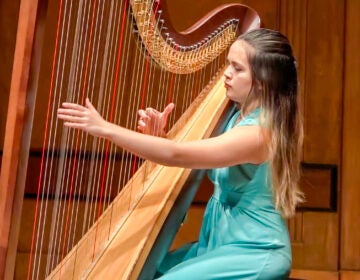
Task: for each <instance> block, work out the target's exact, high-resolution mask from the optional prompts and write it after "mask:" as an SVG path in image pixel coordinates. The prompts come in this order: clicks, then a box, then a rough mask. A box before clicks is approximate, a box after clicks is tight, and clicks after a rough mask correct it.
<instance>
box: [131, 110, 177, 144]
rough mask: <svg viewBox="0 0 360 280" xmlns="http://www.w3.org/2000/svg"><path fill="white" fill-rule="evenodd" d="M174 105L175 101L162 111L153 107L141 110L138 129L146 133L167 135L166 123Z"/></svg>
mask: <svg viewBox="0 0 360 280" xmlns="http://www.w3.org/2000/svg"><path fill="white" fill-rule="evenodd" d="M174 107H175V105H174V103H169V104H168V105H167V106H166V107H165V109H164V111H162V112H159V111H157V110H155V109H153V108H146V109H145V110H142V109H141V110H139V111H138V115H139V118H140V119H139V121H138V130H139V131H140V132H142V133H144V134H149V135H153V136H160V137H166V131H165V128H166V124H167V121H168V117H169V115H170V113H171V112H172V110H173V109H174Z"/></svg>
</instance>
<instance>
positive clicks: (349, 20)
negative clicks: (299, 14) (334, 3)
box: [340, 0, 360, 279]
mask: <svg viewBox="0 0 360 280" xmlns="http://www.w3.org/2000/svg"><path fill="white" fill-rule="evenodd" d="M346 3H347V7H346V37H345V42H346V48H345V75H344V77H345V79H344V83H345V86H344V113H343V118H344V121H343V123H344V125H343V157H342V181H341V195H342V200H341V204H342V205H341V217H342V219H341V251H340V255H341V261H340V266H341V269H346V270H360V219H359V217H360V172H359V167H360V109H359V108H360V53H359V50H360V15H359V14H360V1H351V0H349V1H346ZM346 279H352V278H350V277H348V278H346ZM356 279H360V276H359V274H358V277H357V278H356Z"/></svg>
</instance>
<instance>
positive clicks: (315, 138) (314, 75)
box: [302, 0, 344, 164]
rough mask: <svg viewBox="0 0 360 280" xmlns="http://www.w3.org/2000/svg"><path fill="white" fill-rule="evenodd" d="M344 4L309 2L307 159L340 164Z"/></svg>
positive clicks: (306, 82)
mask: <svg viewBox="0 0 360 280" xmlns="http://www.w3.org/2000/svg"><path fill="white" fill-rule="evenodd" d="M343 37H344V1H328V0H317V1H308V8H307V30H306V57H305V60H304V61H302V62H303V63H305V65H306V77H305V84H304V94H305V96H304V118H305V141H304V160H305V162H311V163H324V164H338V163H339V162H340V149H341V114H342V86H343V67H344V66H343V53H344V46H343V43H344V41H343Z"/></svg>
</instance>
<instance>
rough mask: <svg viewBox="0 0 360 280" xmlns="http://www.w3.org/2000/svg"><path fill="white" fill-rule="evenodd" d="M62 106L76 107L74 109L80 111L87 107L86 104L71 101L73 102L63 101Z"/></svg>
mask: <svg viewBox="0 0 360 280" xmlns="http://www.w3.org/2000/svg"><path fill="white" fill-rule="evenodd" d="M62 107H63V108H69V109H74V110H78V111H85V110H86V108H85V107H84V106H81V105H79V104H76V103H71V102H64V103H62Z"/></svg>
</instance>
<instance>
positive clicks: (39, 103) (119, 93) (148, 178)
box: [22, 0, 260, 279]
mask: <svg viewBox="0 0 360 280" xmlns="http://www.w3.org/2000/svg"><path fill="white" fill-rule="evenodd" d="M25 1H27V0H23V1H22V2H25ZM30 2H31V1H30ZM40 7H41V6H40ZM39 11H41V8H39ZM44 14H45V13H43V12H42V13H41V12H38V16H37V19H38V20H37V22H38V27H39V29H38V30H41V29H42V28H45V29H46V31H47V32H46V33H45V34H46V35H43V37H42V36H40V35H41V32H40V31H38V33H37V34H38V35H37V36H38V37H37V39H39V38H40V39H41V40H40V41H38V42H42V44H41V49H42V52H41V60H38V63H37V64H36V63H35V62H32V63H33V64H36V65H37V67H35V68H38V71H37V74H33V75H32V76H33V77H32V78H33V79H34V81H33V82H32V83H33V84H35V85H36V90H35V92H36V93H34V94H33V95H32V93H31V92H29V94H28V97H27V98H28V100H31V99H35V98H34V97H35V96H36V102H33V105H34V108H35V110H34V116H33V119H34V120H33V127H34V129H33V131H36V132H39V131H41V132H42V133H33V135H32V138H31V142H30V138H29V140H28V141H29V142H28V143H31V145H30V155H33V156H35V157H36V156H37V158H38V165H37V166H38V172H36V174H31V172H33V171H32V168H28V176H27V180H26V193H27V195H26V197H25V199H26V200H29V201H32V202H33V203H34V216H33V226H32V237H31V240H30V241H29V243H30V244H29V245H28V246H29V250H30V254H29V257H28V259H27V263H28V265H27V267H28V271H27V272H26V275H27V279H43V278H47V279H80V278H89V279H108V278H110V277H114V276H115V277H118V278H121V279H136V278H137V277H138V276H139V274H140V272H141V269H142V266H143V264H144V263H145V261H146V258H147V256H148V254H149V252H150V250H151V248H152V246H153V244H154V242H155V239H156V236H157V234H158V233H159V231H160V229H161V227H162V223H163V222H164V220H165V218H166V216H167V214H168V212H169V211H170V209H171V208H172V205H173V203H174V201H175V199H176V197H177V196H178V194H179V192H180V190H181V188H182V186H183V185H184V183H185V181H186V179H187V177H188V176H189V174H190V171H189V170H187V169H183V168H175V167H164V166H160V165H156V164H153V163H150V162H144V161H143V160H141V159H139V158H136V157H134V156H133V155H131V154H129V153H127V152H126V151H123V150H121V149H120V148H118V147H116V146H114V145H113V144H111V143H109V142H107V141H104V140H102V139H96V138H93V137H88V136H87V135H86V134H84V133H82V132H79V131H74V130H69V129H66V128H64V127H63V126H62V124H61V123H60V122H58V120H57V118H56V110H57V108H58V107H59V106H60V104H61V103H62V102H63V101H71V102H76V103H84V100H85V98H86V97H89V98H90V100H91V101H92V103H93V104H94V106H95V107H96V108H97V109H98V110H99V112H100V113H101V114H102V115H103V116H104V118H106V119H107V120H109V121H111V122H115V123H118V124H120V125H122V126H125V127H127V128H130V129H136V122H137V116H136V115H137V109H138V108H145V107H155V108H159V109H163V107H164V106H165V105H166V104H167V103H168V102H171V101H172V102H174V103H175V104H176V109H175V112H174V113H173V114H172V116H171V118H170V120H169V124H168V125H169V131H170V132H169V135H168V137H171V138H173V139H175V140H176V141H188V140H193V139H200V138H203V137H207V136H209V135H210V133H211V132H212V129H213V128H214V127H215V125H216V122H217V120H218V119H219V118H220V116H221V114H222V112H223V111H224V109H225V108H226V107H227V101H226V98H225V94H224V88H223V83H222V81H221V77H222V73H223V68H224V66H225V63H226V52H227V50H228V48H229V46H230V44H231V43H232V42H233V41H234V40H235V38H236V37H237V36H238V34H240V33H243V32H245V31H246V30H249V29H252V28H257V27H259V25H260V21H259V17H258V15H257V14H256V13H255V12H254V11H253V10H252V9H250V8H248V7H246V6H243V5H240V4H227V5H223V6H221V7H218V8H217V9H215V10H213V11H212V12H210V13H209V14H207V15H206V16H205V17H203V18H202V19H201V20H199V21H198V22H197V23H196V24H194V25H193V26H192V27H191V28H189V29H187V30H185V31H183V32H177V31H176V30H175V28H174V27H173V26H172V24H171V18H170V16H169V13H168V8H167V5H166V1H160V0H156V1H153V0H152V1H148V0H143V1H140V0H130V1H128V0H124V1H115V0H106V1H85V0H78V1H66V0H49V3H48V5H47V16H46V18H45V17H44V16H43V17H42V15H44ZM39 34H40V35H39ZM35 43H36V41H35V42H34V46H36V44H35ZM37 44H38V45H39V43H37ZM35 53H36V52H35ZM29 84H30V82H29ZM29 96H33V98H30V97H29ZM30 104H31V103H30ZM35 201H36V202H35ZM100 277H101V278H100Z"/></svg>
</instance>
